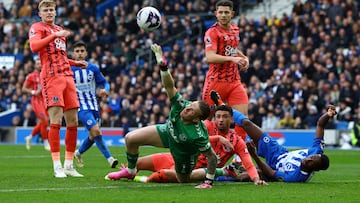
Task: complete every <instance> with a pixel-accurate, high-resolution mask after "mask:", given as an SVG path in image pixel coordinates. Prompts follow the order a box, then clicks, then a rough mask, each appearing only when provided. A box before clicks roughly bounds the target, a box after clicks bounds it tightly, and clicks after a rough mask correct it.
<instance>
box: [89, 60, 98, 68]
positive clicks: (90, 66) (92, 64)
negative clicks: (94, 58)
mask: <svg viewBox="0 0 360 203" xmlns="http://www.w3.org/2000/svg"><path fill="white" fill-rule="evenodd" d="M87 64H88V66H87V68H88V69H92V70H99V67H98V66H97V65H96V64H94V63H91V62H89V61H87Z"/></svg>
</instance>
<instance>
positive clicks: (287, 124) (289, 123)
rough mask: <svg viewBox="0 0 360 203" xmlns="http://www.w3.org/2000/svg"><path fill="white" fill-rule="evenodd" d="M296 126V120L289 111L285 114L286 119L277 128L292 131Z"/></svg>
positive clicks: (282, 119) (280, 121)
mask: <svg viewBox="0 0 360 203" xmlns="http://www.w3.org/2000/svg"><path fill="white" fill-rule="evenodd" d="M294 124H295V119H293V118H292V115H291V113H290V112H289V111H286V112H285V113H284V117H283V118H281V119H280V120H279V122H278V125H277V128H279V129H292V128H294Z"/></svg>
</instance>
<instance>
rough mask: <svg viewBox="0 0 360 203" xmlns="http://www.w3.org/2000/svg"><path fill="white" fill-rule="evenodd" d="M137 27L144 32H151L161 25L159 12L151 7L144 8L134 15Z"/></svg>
mask: <svg viewBox="0 0 360 203" xmlns="http://www.w3.org/2000/svg"><path fill="white" fill-rule="evenodd" d="M136 20H137V24H138V26H139V27H140V28H141V29H143V30H145V31H152V30H155V29H157V28H158V27H159V26H160V25H161V15H160V12H159V11H158V10H157V9H156V8H154V7H151V6H147V7H144V8H142V9H140V11H139V12H138V13H137V14H136Z"/></svg>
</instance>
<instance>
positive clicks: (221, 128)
mask: <svg viewBox="0 0 360 203" xmlns="http://www.w3.org/2000/svg"><path fill="white" fill-rule="evenodd" d="M232 116H233V110H232V108H231V107H230V106H225V105H222V106H218V107H217V108H216V110H215V120H214V121H209V120H206V121H204V122H205V125H206V127H207V129H208V132H209V139H210V142H211V145H212V148H213V149H214V151H215V153H216V154H217V157H218V163H217V167H218V168H217V170H216V173H215V176H216V177H217V176H224V175H225V176H226V175H230V176H232V177H237V174H236V173H235V172H234V171H233V170H232V169H231V170H230V169H229V168H226V167H225V168H221V167H224V165H225V164H226V163H227V162H228V161H229V160H230V159H231V158H232V157H233V155H234V154H237V155H239V156H240V158H241V160H242V161H243V166H244V168H245V170H246V172H247V173H245V174H244V175H245V176H243V175H240V176H239V177H238V179H239V181H241V180H245V179H243V178H245V177H246V180H247V181H248V180H249V178H248V177H250V180H252V181H253V182H254V184H255V185H262V184H266V182H265V181H263V180H261V179H260V177H259V174H258V172H257V169H256V167H255V166H254V164H253V162H252V160H251V156H250V154H249V153H248V150H247V148H246V144H245V142H244V140H243V139H242V138H241V137H240V136H239V135H238V134H237V133H236V132H235V131H234V130H233V129H230V125H231V123H232V122H233V117H232ZM219 141H220V142H219ZM207 162H208V161H207V158H206V157H205V156H203V155H200V156H199V158H198V160H197V163H196V166H195V168H196V169H195V170H193V171H192V173H191V176H190V178H191V180H192V181H198V180H202V179H204V177H205V174H206V170H204V169H205V168H206V167H207ZM136 168H137V169H138V170H150V171H155V173H153V174H152V175H150V176H149V177H148V178H147V180H146V181H147V182H177V179H176V173H175V171H174V170H173V168H174V161H173V160H172V157H171V154H169V153H158V154H153V155H149V156H145V157H141V158H139V160H138V162H137V167H136ZM121 178H125V177H122V176H118V177H116V179H115V178H110V179H112V180H118V179H121Z"/></svg>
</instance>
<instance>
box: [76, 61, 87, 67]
mask: <svg viewBox="0 0 360 203" xmlns="http://www.w3.org/2000/svg"><path fill="white" fill-rule="evenodd" d="M75 66H77V67H80V68H86V67H87V62H86V61H75Z"/></svg>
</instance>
